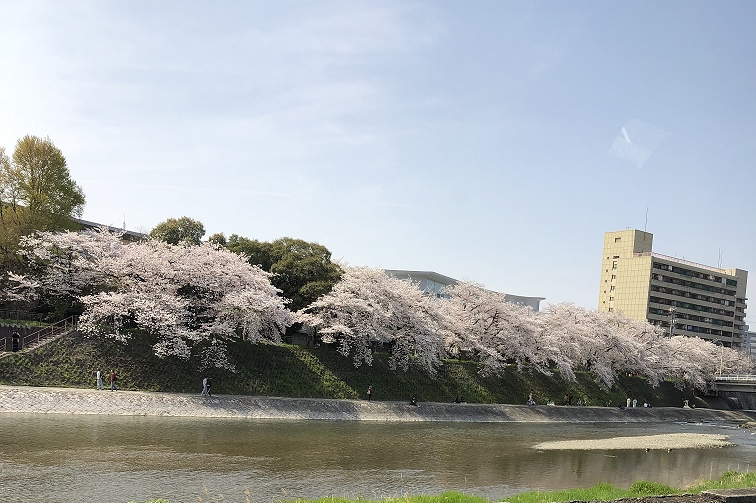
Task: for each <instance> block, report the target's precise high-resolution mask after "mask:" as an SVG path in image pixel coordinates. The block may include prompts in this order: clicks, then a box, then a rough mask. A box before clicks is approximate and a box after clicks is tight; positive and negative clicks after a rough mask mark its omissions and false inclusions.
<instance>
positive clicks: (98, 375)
mask: <svg viewBox="0 0 756 503" xmlns="http://www.w3.org/2000/svg"><path fill="white" fill-rule="evenodd" d="M95 381H96V383H97V389H98V390H101V389H102V388H103V386H102V372H100V371H99V370H98V371H97V373H96V374H95Z"/></svg>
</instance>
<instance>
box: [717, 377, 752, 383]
mask: <svg viewBox="0 0 756 503" xmlns="http://www.w3.org/2000/svg"><path fill="white" fill-rule="evenodd" d="M714 381H722V382H756V375H722V376H717V377H716V378H714Z"/></svg>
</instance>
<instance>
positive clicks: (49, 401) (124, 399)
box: [0, 386, 756, 423]
mask: <svg viewBox="0 0 756 503" xmlns="http://www.w3.org/2000/svg"><path fill="white" fill-rule="evenodd" d="M3 412H6V413H44V414H109V415H130V416H185V417H235V418H251V419H290V420H291V419H328V420H348V421H464V422H622V423H629V422H665V421H669V422H686V421H692V422H706V421H711V422H731V423H744V422H747V421H756V413H754V412H743V411H723V410H712V409H682V408H667V407H659V408H653V409H644V408H638V409H630V410H620V409H616V408H611V407H548V406H545V405H544V406H535V407H527V406H524V405H498V404H492V405H483V404H447V403H420V404H419V407H413V406H411V405H409V404H408V403H406V402H367V401H364V400H329V399H315V398H276V397H256V396H240V395H222V396H214V397H212V398H209V397H202V396H199V395H198V394H197V395H190V394H181V393H151V392H143V391H115V392H111V391H96V390H91V389H75V388H37V387H31V386H0V413H3Z"/></svg>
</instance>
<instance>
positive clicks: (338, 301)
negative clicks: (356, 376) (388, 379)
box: [298, 266, 445, 374]
mask: <svg viewBox="0 0 756 503" xmlns="http://www.w3.org/2000/svg"><path fill="white" fill-rule="evenodd" d="M343 269H344V274H343V276H342V278H341V280H340V281H339V282H338V283H336V285H335V286H334V287H333V289H332V290H331V292H329V293H328V294H326V295H324V296H323V297H321V298H320V299H318V300H316V301H315V302H314V303H312V304H310V305H309V306H308V307H306V308H305V309H303V310H302V311H300V312H299V313H298V319H299V321H302V322H303V323H306V324H307V325H310V326H313V327H315V328H317V330H318V333H319V334H320V335H321V337H322V339H323V341H325V342H336V343H337V344H338V345H339V351H340V352H341V353H342V354H343V355H344V356H350V355H351V356H352V358H353V360H354V364H355V366H357V367H359V366H360V365H362V364H363V363H366V364H368V365H370V364H372V361H373V351H372V349H373V345H374V344H382V345H387V346H389V347H390V351H391V359H390V365H391V367H392V368H396V367H400V368H402V369H404V370H407V368H408V367H409V364H410V361H411V360H412V359H415V358H416V360H417V363H418V364H419V366H420V367H421V368H423V369H425V370H426V371H428V372H429V373H431V374H433V373H434V372H435V369H436V368H437V367H438V366H439V365H440V364H441V359H442V358H443V357H444V356H445V350H444V338H443V335H442V333H441V330H442V327H441V325H440V324H439V320H438V313H437V306H436V299H435V298H432V297H430V296H428V295H425V294H423V292H421V291H420V290H419V289H418V288H417V284H416V283H413V282H411V281H408V280H401V279H397V278H393V277H390V276H388V275H387V274H386V272H384V271H383V270H382V269H374V268H371V267H346V266H343Z"/></svg>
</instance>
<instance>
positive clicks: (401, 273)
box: [384, 269, 545, 313]
mask: <svg viewBox="0 0 756 503" xmlns="http://www.w3.org/2000/svg"><path fill="white" fill-rule="evenodd" d="M384 271H385V272H386V274H388V275H389V276H393V277H394V278H398V279H410V280H412V281H417V282H418V285H417V286H418V288H420V290H422V291H423V292H427V293H429V294H433V295H435V296H436V297H441V296H442V295H443V293H442V292H441V289H442V288H444V287H445V286H449V285H455V284H457V283H458V282H459V281H457V280H456V279H454V278H450V277H449V276H444V275H443V274H439V273H437V272H433V271H405V270H401V269H384ZM544 299H545V297H527V296H524V295H512V294H509V293H505V294H504V300H506V301H507V302H511V303H513V304H520V305H523V306H529V307H530V308H532V309H533V311H534V312H536V313H537V312H538V310H539V309H540V306H541V301H542V300H544Z"/></svg>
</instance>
